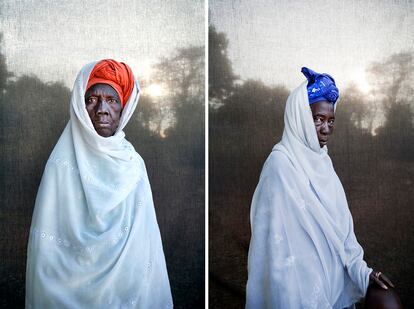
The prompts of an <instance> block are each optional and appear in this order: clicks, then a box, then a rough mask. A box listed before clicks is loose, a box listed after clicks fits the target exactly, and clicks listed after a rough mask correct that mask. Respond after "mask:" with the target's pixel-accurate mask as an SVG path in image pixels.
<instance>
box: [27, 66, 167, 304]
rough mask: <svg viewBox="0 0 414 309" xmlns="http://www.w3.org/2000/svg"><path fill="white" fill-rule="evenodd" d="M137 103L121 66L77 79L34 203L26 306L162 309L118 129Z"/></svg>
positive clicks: (138, 181) (139, 191)
mask: <svg viewBox="0 0 414 309" xmlns="http://www.w3.org/2000/svg"><path fill="white" fill-rule="evenodd" d="M138 98H139V86H138V82H137V80H136V79H135V78H134V77H133V74H132V72H131V69H130V68H129V67H128V66H127V65H126V64H124V63H119V62H116V61H114V60H102V61H100V62H97V63H91V64H88V65H86V66H85V67H83V68H82V70H81V71H80V73H79V74H78V77H77V79H76V81H75V85H74V87H73V91H72V97H71V102H70V103H71V104H70V120H69V123H68V125H67V126H66V128H65V130H64V131H63V133H62V135H61V137H60V139H59V141H58V143H57V145H56V146H55V148H54V150H53V152H52V154H51V155H50V157H49V160H48V161H47V164H46V168H45V171H44V174H43V177H42V181H41V184H40V187H39V191H38V194H37V198H36V204H35V209H34V213H33V218H32V225H31V229H30V237H29V245H28V251H27V272H26V308H41V309H44V308H71V309H75V308H97V309H98V308H99V309H101V308H172V298H171V290H170V284H169V280H168V274H167V269H166V264H165V259H164V253H163V248H162V243H161V237H160V232H159V229H158V224H157V221H156V216H155V210H154V205H153V200H152V194H151V187H150V184H149V181H148V176H147V172H146V169H145V164H144V161H143V160H142V158H141V157H140V156H139V154H138V153H136V152H135V150H134V147H133V146H132V145H131V144H130V143H129V142H128V141H127V140H126V139H125V133H124V132H123V131H122V130H123V128H124V127H125V125H126V124H127V123H128V121H129V119H130V118H131V116H132V113H133V112H134V110H135V107H136V106H137V103H138Z"/></svg>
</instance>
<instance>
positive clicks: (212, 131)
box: [209, 0, 414, 308]
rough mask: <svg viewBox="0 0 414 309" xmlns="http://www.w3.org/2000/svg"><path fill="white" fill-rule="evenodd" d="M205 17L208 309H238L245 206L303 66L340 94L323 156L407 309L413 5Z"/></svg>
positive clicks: (371, 260) (355, 4)
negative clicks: (324, 76) (326, 78)
mask: <svg viewBox="0 0 414 309" xmlns="http://www.w3.org/2000/svg"><path fill="white" fill-rule="evenodd" d="M209 10H210V20H209V23H210V25H211V28H210V32H209V94H210V96H209V104H210V105H209V190H210V191H209V201H210V205H209V264H210V295H209V298H210V305H211V306H210V307H211V308H243V307H244V303H245V285H246V281H247V268H246V267H247V252H248V247H249V241H250V222H249V211H250V203H251V198H252V195H253V192H254V189H255V187H256V185H257V182H258V179H259V174H260V171H261V168H262V166H263V163H264V161H265V159H266V157H267V156H268V154H269V153H270V151H271V149H272V147H273V145H274V144H276V143H277V142H278V141H279V140H280V138H281V134H282V131H283V112H284V105H285V102H286V98H287V96H288V94H289V91H291V90H292V89H293V88H294V87H296V86H298V85H299V83H300V82H301V81H302V80H304V77H303V75H302V74H301V73H300V68H301V67H302V66H309V67H310V68H312V69H314V70H316V71H318V72H328V73H331V74H332V75H333V76H334V78H335V79H336V81H337V84H338V86H339V89H340V92H341V98H340V102H339V103H338V108H337V121H336V126H335V132H334V134H333V136H332V138H331V143H330V144H329V153H330V155H331V158H332V161H333V164H334V167H335V169H336V171H337V173H338V175H339V178H340V179H341V181H342V183H343V185H344V189H345V192H346V194H347V198H348V202H349V206H350V209H351V212H352V215H353V219H354V224H355V233H356V235H357V238H358V240H359V242H360V243H361V245H362V247H363V248H364V250H365V260H366V261H367V263H368V264H369V265H370V266H371V267H373V268H374V269H378V270H381V271H383V272H384V273H386V274H387V275H388V276H389V277H390V278H391V280H392V281H393V282H394V283H395V284H396V286H397V291H398V293H399V294H400V296H401V298H402V301H403V303H404V305H405V306H406V308H413V307H414V297H413V295H414V289H413V285H412V283H413V279H414V260H413V258H412V257H413V253H414V210H413V207H412V206H413V204H414V195H413V189H414V126H413V119H414V113H413V108H414V99H413V98H414V96H413V94H414V73H413V72H414V71H413V69H414V54H413V50H414V38H413V36H412V33H413V32H414V14H413V12H414V4H413V2H411V1H392V2H390V1H270V0H268V1H265V0H259V1H254V3H253V2H252V1H244V0H234V1H220V0H211V1H210V2H209ZM360 306H361V307H362V306H363V305H360Z"/></svg>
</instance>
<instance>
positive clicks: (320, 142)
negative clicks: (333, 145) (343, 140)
mask: <svg viewBox="0 0 414 309" xmlns="http://www.w3.org/2000/svg"><path fill="white" fill-rule="evenodd" d="M327 143H328V141H327V140H326V141H325V140H319V144H321V145H326V144H327Z"/></svg>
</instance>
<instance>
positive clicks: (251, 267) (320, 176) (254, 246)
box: [246, 82, 372, 309]
mask: <svg viewBox="0 0 414 309" xmlns="http://www.w3.org/2000/svg"><path fill="white" fill-rule="evenodd" d="M306 85H307V82H304V83H302V84H301V85H300V86H299V87H298V88H296V89H295V90H294V91H293V92H292V93H291V94H290V96H289V98H288V100H287V103H286V109H285V118H284V122H285V129H284V132H283V137H282V140H281V142H280V143H278V144H277V145H275V147H274V148H273V151H272V152H271V154H270V155H269V157H268V158H267V160H266V162H265V164H264V167H263V170H262V172H261V175H260V180H259V184H258V185H257V188H256V190H255V193H254V196H253V201H252V206H251V214H250V218H251V229H252V236H251V242H250V249H249V256H248V282H247V302H246V308H280V309H285V308H290V309H295V308H301V309H303V308H318V309H322V308H345V307H349V306H351V305H352V304H354V303H355V302H356V301H357V300H358V299H360V298H361V297H363V296H364V295H365V293H366V290H367V287H368V283H369V274H370V272H371V271H372V269H370V268H368V267H367V265H366V263H365V261H364V260H363V250H362V248H361V246H360V245H359V243H358V242H357V239H356V237H355V234H354V229H353V221H352V216H351V213H350V211H349V208H348V204H347V200H346V196H345V192H344V190H343V187H342V184H341V182H340V180H339V178H338V176H337V175H336V173H335V170H334V168H333V166H332V162H331V159H330V157H329V156H328V153H327V148H326V146H324V147H323V148H320V146H319V143H318V139H317V134H316V130H315V125H314V122H313V117H312V112H311V109H310V107H309V101H308V95H307V87H306Z"/></svg>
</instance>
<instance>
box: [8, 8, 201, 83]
mask: <svg viewBox="0 0 414 309" xmlns="http://www.w3.org/2000/svg"><path fill="white" fill-rule="evenodd" d="M204 15H205V14H204V1H203V0H174V1H170V0H169V1H163V0H152V1H148V0H141V1H138V0H137V1H133V0H128V1H126V0H121V1H118V0H117V1H110V0H93V1H84V0H75V1H55V0H42V1H39V0H38V1H35V0H24V1H17V0H1V2H0V27H1V28H0V32H2V33H3V42H2V44H1V46H2V52H3V54H5V56H6V59H7V65H8V68H9V70H11V71H12V72H14V73H17V74H18V75H20V74H27V73H29V74H30V73H32V74H35V75H37V76H39V77H40V78H41V79H43V80H45V81H59V80H60V81H63V82H64V83H65V84H66V85H67V86H69V87H70V88H71V87H72V85H73V82H74V80H75V78H76V74H77V73H78V71H79V70H80V68H81V67H82V66H83V65H84V64H86V63H88V62H91V61H94V60H99V59H102V58H114V59H116V60H120V61H125V62H126V63H128V64H129V65H130V66H131V67H132V69H133V71H134V73H136V74H137V76H141V77H142V76H144V77H146V76H147V75H148V70H149V68H150V66H151V64H153V63H154V62H156V61H157V59H158V58H159V57H161V56H169V55H170V54H171V53H172V52H174V50H175V49H176V48H177V47H187V46H189V45H197V46H204V21H205V19H204Z"/></svg>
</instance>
